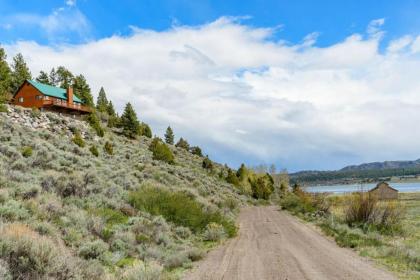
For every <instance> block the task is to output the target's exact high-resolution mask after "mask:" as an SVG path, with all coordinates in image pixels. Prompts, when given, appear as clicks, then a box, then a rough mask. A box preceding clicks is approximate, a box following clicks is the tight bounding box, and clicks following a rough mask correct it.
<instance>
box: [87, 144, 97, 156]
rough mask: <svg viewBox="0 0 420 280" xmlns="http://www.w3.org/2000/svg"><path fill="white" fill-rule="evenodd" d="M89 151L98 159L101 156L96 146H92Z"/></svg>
mask: <svg viewBox="0 0 420 280" xmlns="http://www.w3.org/2000/svg"><path fill="white" fill-rule="evenodd" d="M89 151H90V152H91V153H92V155H94V156H95V157H98V156H99V151H98V148H96V146H95V145H93V146H91V147H90V148H89Z"/></svg>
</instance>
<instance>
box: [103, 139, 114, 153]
mask: <svg viewBox="0 0 420 280" xmlns="http://www.w3.org/2000/svg"><path fill="white" fill-rule="evenodd" d="M104 150H105V152H106V153H107V154H108V155H113V154H114V145H112V143H111V142H108V141H106V143H105V146H104Z"/></svg>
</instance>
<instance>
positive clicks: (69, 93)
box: [67, 87, 73, 106]
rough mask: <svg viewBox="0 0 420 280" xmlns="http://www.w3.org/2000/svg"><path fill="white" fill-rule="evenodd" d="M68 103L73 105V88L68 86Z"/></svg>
mask: <svg viewBox="0 0 420 280" xmlns="http://www.w3.org/2000/svg"><path fill="white" fill-rule="evenodd" d="M67 103H68V104H69V105H70V106H72V105H73V88H72V87H68V88H67Z"/></svg>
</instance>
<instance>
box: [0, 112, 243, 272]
mask: <svg viewBox="0 0 420 280" xmlns="http://www.w3.org/2000/svg"><path fill="white" fill-rule="evenodd" d="M8 108H9V109H8V110H9V112H7V113H0V279H176V278H177V277H176V275H177V274H178V272H179V271H180V270H182V268H186V267H189V266H190V265H191V261H194V260H197V259H199V258H200V257H201V256H202V254H203V253H202V248H203V244H204V241H205V240H217V239H218V238H220V237H221V236H226V235H227V234H229V226H230V225H231V224H232V221H233V219H234V213H235V209H236V208H237V207H238V206H239V205H240V204H242V203H244V202H245V201H246V200H247V198H246V197H244V196H241V195H240V194H239V193H238V191H237V190H236V189H235V188H233V187H232V185H231V184H228V183H226V181H225V180H224V179H221V178H219V176H218V175H216V174H219V173H220V171H221V170H222V169H223V167H222V166H220V165H217V164H216V165H215V170H214V172H213V173H208V172H207V171H205V170H204V169H203V168H202V162H203V158H200V157H198V156H195V155H192V154H191V153H189V152H188V151H185V150H183V149H179V148H175V147H174V146H171V147H170V148H171V150H172V151H173V152H174V154H175V164H174V165H170V164H167V163H164V162H161V161H155V160H153V159H152V154H151V152H150V151H149V150H148V146H149V144H150V142H151V139H149V138H146V137H139V138H138V139H137V140H130V139H127V138H125V137H122V136H119V135H118V134H116V133H113V132H110V131H107V132H106V134H105V137H103V138H99V137H97V136H96V135H95V133H94V132H93V131H92V130H91V129H90V127H89V126H88V125H87V124H86V123H85V122H83V121H78V120H74V119H72V118H69V117H64V116H59V115H57V114H54V113H39V112H33V111H31V110H27V109H22V108H18V107H8ZM75 131H79V132H80V134H81V135H82V136H83V138H84V142H85V147H79V146H78V145H76V144H75V143H74V142H73V141H72V139H73V137H74V136H73V135H74V132H75ZM106 142H108V143H110V144H111V146H112V148H113V149H112V150H113V154H108V153H107V152H106V149H104V147H105V144H106ZM93 146H95V147H96V148H97V150H98V152H99V156H97V157H96V156H95V155H93V154H92V152H91V151H90V149H92V147H93ZM108 146H110V145H108ZM108 151H109V149H108ZM142 190H145V192H144V193H142V192H141V191H142ZM156 190H159V191H160V192H161V193H163V194H166V196H168V197H169V198H168V200H167V201H163V202H162V203H166V204H164V205H173V203H178V204H176V206H171V207H178V208H175V209H173V208H170V210H171V211H173V212H170V213H169V214H168V212H165V213H166V214H167V216H166V220H165V218H163V217H162V216H154V215H152V214H156V211H158V210H159V209H158V208H156V207H154V206H158V205H151V206H150V205H149V208H147V209H146V210H145V209H141V208H139V207H137V206H138V205H137V204H136V203H135V202H136V201H135V199H136V198H138V197H140V198H141V197H142V196H143V195H148V197H150V199H152V198H153V199H155V200H156V201H159V199H160V196H156V193H155V192H156ZM134 194H135V195H137V196H135V195H134ZM158 194H159V192H158ZM171 194H176V195H177V196H175V197H176V199H178V200H176V201H172V200H171V197H170V195H171ZM154 195H155V196H154ZM171 203H172V204H171ZM157 204H158V203H157ZM187 206H188V207H190V206H192V208H191V207H190V209H186V207H187ZM165 207H166V206H165ZM168 207H169V206H168ZM182 207H184V208H182ZM142 210H143V211H142ZM166 210H167V209H166ZM188 211H198V213H199V214H200V215H201V216H200V215H198V216H199V217H203V219H202V220H200V224H198V223H197V226H195V227H193V226H189V225H196V224H193V223H192V221H189V220H185V219H188V217H190V216H188V214H189V213H187V212H188ZM148 212H149V213H148ZM171 215H173V216H171ZM183 215H184V216H183ZM196 216H197V215H195V216H194V217H196ZM183 217H186V218H185V219H184V220H183ZM177 218H178V219H177ZM206 225H207V226H206ZM230 227H231V226H230ZM230 230H232V229H231V228H230ZM142 277H149V278H142Z"/></svg>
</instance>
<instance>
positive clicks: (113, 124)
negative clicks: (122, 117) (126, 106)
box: [106, 101, 119, 127]
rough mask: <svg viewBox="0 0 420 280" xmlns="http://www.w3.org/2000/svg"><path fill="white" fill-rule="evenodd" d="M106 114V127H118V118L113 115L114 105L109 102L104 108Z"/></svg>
mask: <svg viewBox="0 0 420 280" xmlns="http://www.w3.org/2000/svg"><path fill="white" fill-rule="evenodd" d="M106 112H107V113H108V116H109V117H108V127H116V126H118V122H119V117H118V116H117V114H116V113H115V109H114V105H113V104H112V102H111V101H109V102H108V105H107V107H106Z"/></svg>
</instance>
